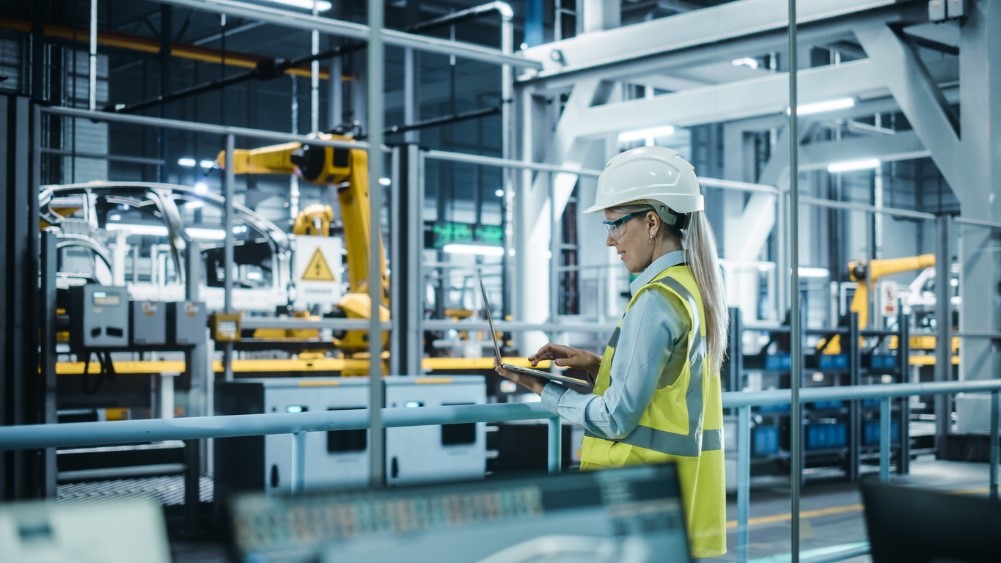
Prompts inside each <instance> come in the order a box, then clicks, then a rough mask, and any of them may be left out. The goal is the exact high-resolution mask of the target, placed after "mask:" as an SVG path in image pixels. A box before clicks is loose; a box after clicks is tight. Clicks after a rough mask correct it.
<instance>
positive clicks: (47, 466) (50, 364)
mask: <svg viewBox="0 0 1001 563" xmlns="http://www.w3.org/2000/svg"><path fill="white" fill-rule="evenodd" d="M36 115H37V114H36ZM57 242H58V238H57V237H56V234H55V233H54V232H53V231H51V230H49V229H46V230H45V232H43V233H42V240H41V246H42V248H41V251H42V253H41V276H40V281H41V295H40V296H39V297H40V302H39V318H40V319H41V330H40V331H39V335H40V336H41V342H40V343H39V347H40V349H41V350H40V351H41V353H40V354H39V359H40V360H41V363H42V365H41V383H42V385H43V386H44V396H45V409H44V420H43V421H42V422H44V423H45V424H55V423H56V422H58V420H57V417H56V408H57V407H58V405H57V403H56V272H57V271H58V266H57V264H58V262H57V253H58V250H57V249H56V243H57ZM42 453H43V455H44V456H45V457H44V460H43V462H42V463H43V467H44V471H43V477H42V479H43V487H44V491H43V495H44V496H45V497H46V498H55V496H56V471H57V469H58V468H57V467H56V450H55V448H49V449H46V450H43V452H42Z"/></svg>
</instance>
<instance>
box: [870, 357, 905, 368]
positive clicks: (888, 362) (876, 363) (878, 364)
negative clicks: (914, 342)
mask: <svg viewBox="0 0 1001 563" xmlns="http://www.w3.org/2000/svg"><path fill="white" fill-rule="evenodd" d="M897 367H898V366H897V357H896V356H894V355H893V354H873V355H872V358H871V359H870V360H869V368H870V369H885V370H896V369H897Z"/></svg>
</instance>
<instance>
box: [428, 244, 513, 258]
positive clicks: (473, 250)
mask: <svg viewBox="0 0 1001 563" xmlns="http://www.w3.org/2000/svg"><path fill="white" fill-rule="evenodd" d="M441 249H442V251H443V252H445V253H447V254H475V255H477V256H504V249H503V248H502V247H500V246H486V245H483V244H460V243H451V244H446V245H445V246H443V247H442V248H441Z"/></svg>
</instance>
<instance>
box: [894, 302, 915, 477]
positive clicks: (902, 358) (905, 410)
mask: <svg viewBox="0 0 1001 563" xmlns="http://www.w3.org/2000/svg"><path fill="white" fill-rule="evenodd" d="M898 307H899V308H900V313H899V314H898V315H897V329H898V330H899V331H900V341H899V342H898V344H897V363H898V365H899V366H900V381H899V382H898V383H909V381H908V379H909V378H908V376H909V375H910V370H911V327H910V324H908V323H909V318H908V316H907V315H906V314H905V313H904V307H903V306H902V305H898ZM911 397H913V395H908V396H906V397H901V398H900V458H899V459H897V473H898V474H900V475H906V474H908V473H910V472H911Z"/></svg>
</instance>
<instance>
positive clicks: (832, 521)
mask: <svg viewBox="0 0 1001 563" xmlns="http://www.w3.org/2000/svg"><path fill="white" fill-rule="evenodd" d="M862 475H863V477H862V478H863V479H875V478H878V467H875V466H866V467H863V470H862ZM891 480H892V481H894V482H905V483H909V484H914V485H919V486H923V487H928V488H934V489H940V490H948V491H952V492H957V493H962V494H975V495H986V494H987V483H988V465H987V464H986V463H969V462H955V461H940V460H936V459H934V457H932V456H922V457H918V458H916V459H914V460H913V461H912V462H911V472H910V474H909V475H895V474H894V475H891ZM789 508H790V497H789V482H788V479H787V478H777V477H756V478H755V479H754V480H753V481H752V484H751V505H750V529H749V541H748V544H747V546H746V558H747V560H748V561H751V562H756V563H779V562H783V561H789V560H790V557H789V551H790V549H789V546H790V540H789V538H790V522H791V518H790V514H789ZM736 515H737V506H736V498H735V497H731V498H730V499H729V502H728V505H727V516H728V522H727V527H728V538H727V545H728V549H729V552H728V553H727V554H726V555H724V556H722V557H717V558H715V559H711V560H710V561H741V560H742V557H743V556H744V551H745V550H744V549H742V547H743V546H741V545H740V544H739V539H738V534H737V526H736V524H737V523H736ZM800 538H801V544H800V560H801V561H803V562H808V561H833V560H844V561H851V562H862V561H870V558H869V557H868V556H861V557H853V558H848V559H841V558H840V557H839V556H838V554H839V553H842V552H848V551H849V550H851V549H854V548H858V547H859V546H860V545H863V544H865V542H866V541H867V539H866V532H865V522H864V518H863V507H862V501H861V496H860V494H859V491H858V486H857V485H855V484H853V483H849V482H846V481H845V480H844V477H843V476H842V475H841V474H840V473H837V472H833V471H831V472H827V473H824V472H822V471H810V472H807V473H805V474H804V479H803V489H802V494H801V496H800ZM171 550H172V556H173V560H174V561H175V562H176V563H184V562H192V563H217V562H219V563H222V562H224V561H226V555H225V550H224V549H223V547H222V546H221V545H219V544H218V543H215V542H204V541H185V540H178V541H173V542H172V544H171Z"/></svg>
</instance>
